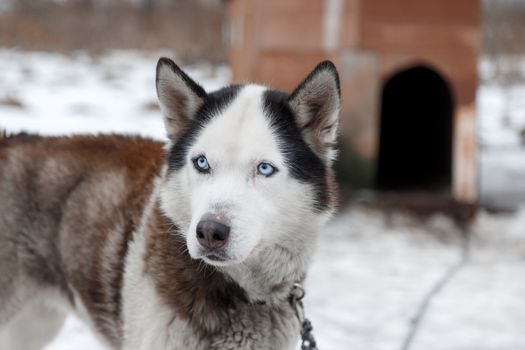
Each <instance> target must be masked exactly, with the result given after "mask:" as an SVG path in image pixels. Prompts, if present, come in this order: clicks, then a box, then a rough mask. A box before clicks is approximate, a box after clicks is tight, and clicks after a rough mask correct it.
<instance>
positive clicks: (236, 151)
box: [156, 58, 340, 266]
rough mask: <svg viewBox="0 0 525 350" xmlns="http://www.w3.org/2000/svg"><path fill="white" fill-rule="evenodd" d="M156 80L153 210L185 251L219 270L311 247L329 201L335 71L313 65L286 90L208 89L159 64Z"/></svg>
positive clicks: (336, 109) (165, 61)
mask: <svg viewBox="0 0 525 350" xmlns="http://www.w3.org/2000/svg"><path fill="white" fill-rule="evenodd" d="M156 84H157V94H158V97H159V101H160V105H161V109H162V112H163V115H164V122H165V125H166V129H167V132H168V135H169V138H170V140H171V145H170V150H169V158H168V159H169V160H168V162H169V164H168V171H167V177H166V181H165V183H164V184H163V187H162V189H161V205H162V208H163V210H164V212H165V214H166V215H167V216H168V217H169V218H170V219H171V220H172V221H173V222H174V223H175V225H176V226H177V227H178V229H179V231H180V232H181V233H182V234H183V235H184V236H185V237H186V242H187V246H188V251H189V253H190V255H191V256H192V257H193V258H195V259H203V260H204V261H205V262H206V263H208V264H212V265H217V266H225V265H232V264H237V263H241V262H244V261H246V260H247V259H250V258H252V257H254V256H257V254H260V253H261V252H263V251H264V250H265V249H268V248H272V247H280V248H281V249H285V250H287V251H289V252H294V251H302V250H304V249H305V248H307V247H309V246H312V245H313V244H312V243H313V242H314V241H315V233H316V232H317V231H318V229H319V227H320V225H321V224H322V223H324V222H325V221H326V219H327V218H328V217H329V216H330V214H331V212H332V211H333V209H334V205H335V198H334V197H335V190H334V184H333V175H332V171H331V169H330V168H331V163H332V161H333V159H334V157H335V150H334V145H335V141H336V137H337V126H338V115H339V109H340V93H339V80H338V75H337V71H336V69H335V67H334V65H333V64H332V63H331V62H323V63H321V64H319V65H318V66H317V67H316V68H315V70H314V71H313V72H312V73H310V75H309V76H308V77H307V78H306V79H305V80H304V81H303V82H302V83H301V84H300V85H299V86H298V87H297V88H296V89H295V91H294V92H293V93H292V94H287V93H284V92H281V91H277V90H271V89H268V88H266V87H263V86H258V85H233V86H229V87H225V88H223V89H221V90H218V91H215V92H211V93H207V92H206V91H205V90H204V89H203V88H202V87H201V86H199V85H198V84H197V83H196V82H194V81H193V80H192V79H191V78H190V77H189V76H188V75H186V74H185V73H184V72H183V71H182V70H181V69H180V68H179V67H178V66H177V65H176V64H175V63H173V62H172V61H171V60H169V59H166V58H161V59H160V60H159V62H158V65H157V79H156Z"/></svg>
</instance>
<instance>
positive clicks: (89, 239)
mask: <svg viewBox="0 0 525 350" xmlns="http://www.w3.org/2000/svg"><path fill="white" fill-rule="evenodd" d="M163 161H164V155H163V150H162V144H160V143H158V142H154V141H151V140H147V139H142V138H138V137H133V138H127V137H121V136H76V137H53V138H42V137H39V136H34V135H28V134H19V135H13V136H8V137H4V138H3V139H1V140H0V197H1V198H3V199H2V200H1V201H0V202H2V203H3V205H2V204H0V209H1V210H3V211H4V212H6V208H5V207H4V206H8V205H9V206H16V207H18V208H25V210H21V211H18V212H16V214H14V217H11V218H5V217H4V218H2V217H0V232H1V234H2V236H3V235H7V236H8V238H9V239H10V241H11V242H14V247H13V248H14V249H13V250H12V255H13V258H12V259H10V260H9V261H12V262H13V264H15V265H16V266H13V269H14V270H19V271H21V272H22V274H23V276H26V277H27V278H29V280H34V281H35V284H38V285H42V283H44V284H45V285H47V286H49V287H52V288H55V287H58V288H60V291H61V292H62V293H63V295H64V296H67V298H68V299H69V300H70V301H71V302H72V303H74V302H75V298H74V297H73V296H74V294H75V293H76V295H78V297H79V299H80V300H81V301H82V303H83V304H84V305H85V307H86V308H87V311H88V312H89V314H90V315H91V317H92V320H93V323H94V325H95V327H96V328H97V329H98V330H99V331H100V332H101V333H102V334H104V335H105V336H106V337H107V338H108V339H109V340H110V342H111V343H117V342H118V339H119V338H120V334H115V332H114V330H115V329H117V330H118V329H120V325H119V323H120V313H121V310H120V305H121V303H120V299H121V294H120V291H121V285H122V274H123V268H124V266H123V264H124V256H125V255H126V251H127V247H128V244H129V240H130V239H131V238H132V237H131V235H132V232H133V231H134V230H136V228H137V227H138V225H139V221H140V218H141V215H142V211H143V207H144V205H145V203H146V202H147V199H148V197H149V195H150V193H151V191H152V186H153V185H152V180H153V178H154V177H155V176H157V175H159V172H160V169H161V165H162V164H163ZM114 181H115V183H113V182H114ZM104 182H106V185H105V184H104ZM118 182H124V183H125V186H119V185H118ZM114 185H116V186H119V187H120V188H119V193H118V195H117V194H114V193H112V190H114V189H113V188H112V186H114ZM122 191H123V192H122ZM112 197H113V198H112ZM13 201H16V202H17V203H13ZM3 207H4V208H3ZM11 208H12V207H11ZM89 211H96V212H97V213H96V214H95V213H90V212H89ZM6 221H10V222H18V224H17V225H16V227H17V229H16V232H11V231H12V227H13V225H10V224H9V223H8V222H6ZM117 226H118V229H117ZM33 227H38V229H32V228H33ZM2 238H4V237H2ZM115 242H118V244H115ZM115 247H117V248H116V249H115ZM66 248H67V249H66ZM109 248H111V251H108V249H109ZM6 254H7V253H6ZM2 261H3V262H4V261H6V260H4V259H2ZM21 280H24V282H19V281H16V282H15V283H14V284H13V286H14V288H24V287H23V286H21V284H22V283H25V280H26V279H25V278H20V281H21ZM4 287H5V286H1V288H4ZM73 291H74V292H73ZM0 294H1V293H0ZM0 297H1V295H0ZM20 302H22V303H24V302H25V300H22V301H20Z"/></svg>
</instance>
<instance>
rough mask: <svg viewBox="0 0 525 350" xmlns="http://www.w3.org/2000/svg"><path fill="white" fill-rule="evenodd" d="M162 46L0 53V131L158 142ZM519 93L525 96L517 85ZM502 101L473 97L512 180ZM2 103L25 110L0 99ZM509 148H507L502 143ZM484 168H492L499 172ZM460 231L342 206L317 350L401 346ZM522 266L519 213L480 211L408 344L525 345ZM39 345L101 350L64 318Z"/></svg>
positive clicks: (205, 72) (203, 70)
mask: <svg viewBox="0 0 525 350" xmlns="http://www.w3.org/2000/svg"><path fill="white" fill-rule="evenodd" d="M159 54H160V53H138V52H127V51H120V52H113V53H110V54H107V55H105V56H102V57H97V58H92V57H90V56H88V55H86V54H83V53H76V54H72V55H69V56H64V55H59V54H51V53H38V52H32V53H27V52H20V51H14V50H0V65H1V66H2V73H1V74H0V128H1V127H4V128H7V129H8V131H24V130H25V131H29V132H39V133H41V134H45V135H52V134H69V133H73V132H75V133H98V132H121V133H135V134H141V135H144V136H150V137H154V138H158V139H164V129H163V126H162V121H161V117H160V112H159V111H158V110H157V109H156V108H155V106H156V97H155V87H154V70H155V64H156V59H157V58H158V56H159ZM185 68H187V69H188V70H189V72H190V75H192V76H193V77H194V78H195V79H197V80H198V81H199V82H201V83H202V84H203V85H204V86H205V88H207V89H215V88H217V87H219V86H221V85H223V84H225V83H226V82H227V81H228V80H229V77H230V74H229V71H228V69H227V67H212V66H209V65H206V64H199V65H194V66H191V67H185ZM515 91H516V94H517V95H519V96H521V94H525V88H523V87H516V90H515ZM503 97H504V96H503V94H501V91H500V90H498V88H495V87H491V86H482V87H481V88H480V90H479V93H478V111H479V113H480V114H479V115H480V133H481V140H482V145H483V146H484V147H486V148H485V149H486V150H494V149H497V150H498V151H494V152H495V153H494V154H493V155H491V154H490V153H487V152H484V153H483V154H482V161H484V160H486V159H488V158H486V157H492V158H491V159H490V160H489V163H490V164H495V162H499V163H497V164H499V165H498V167H507V168H509V169H514V170H513V171H514V173H513V174H515V175H514V176H515V177H516V179H514V180H513V181H517V182H518V181H519V179H520V176H521V175H520V174H524V172H523V169H525V167H523V163H524V159H525V158H523V154H522V153H520V152H521V151H520V148H519V145H518V142H519V140H518V139H517V136H515V135H514V134H513V132H512V131H509V128H508V127H506V126H505V125H502V124H501V120H500V119H501V118H498V117H497V115H500V112H501V101H502V98H503ZM524 97H525V96H524ZM8 99H10V100H11V101H12V100H17V101H19V102H20V103H21V105H22V107H16V106H8V105H6V104H5V103H2V101H6V100H8ZM517 100H521V98H519V99H517ZM517 100H516V102H514V104H513V107H512V110H513V111H514V112H512V113H513V115H514V117H512V118H511V120H512V123H513V124H512V125H521V124H520V123H522V122H523V119H520V118H521V117H520V116H523V115H525V113H523V112H524V111H525V105H524V104H523V102H518V101H517ZM523 101H525V99H523ZM15 105H16V103H15ZM514 129H515V128H510V130H514ZM493 145H498V147H499V148H493ZM507 149H511V150H512V151H511V152H506V151H501V150H507ZM516 150H517V151H516ZM513 152H515V153H513ZM483 157H485V158H483ZM505 157H507V158H505ZM489 168H490V167H489ZM485 169H486V168H485ZM482 172H483V174H485V172H486V173H487V174H488V175H487V174H485V175H486V176H493V174H492V173H494V172H495V171H493V170H492V171H490V169H489V170H483V169H482ZM496 173H497V171H496ZM522 178H523V177H521V179H522ZM505 181H507V177H506V176H503V177H502V178H498V179H497V181H492V182H491V183H493V185H492V186H493V188H492V189H493V191H496V192H498V191H503V189H502V188H504V187H505V186H502V182H505ZM498 186H499V187H498ZM489 192H490V191H489ZM513 192H514V191H512V190H511V191H508V195H511V194H512V193H513ZM490 193H494V192H490ZM505 195H507V193H506V194H505ZM460 237H461V235H460V233H459V231H458V230H457V229H456V228H455V226H454V225H453V224H452V223H451V222H450V220H449V219H447V218H445V217H442V216H434V217H431V218H429V219H425V220H422V219H415V218H411V217H409V216H406V215H401V214H396V213H393V214H388V215H387V214H385V213H381V212H378V211H374V210H371V209H365V208H362V207H352V208H350V209H349V210H344V211H343V212H342V213H341V214H340V215H339V216H337V217H336V218H335V219H334V220H333V221H332V223H331V224H330V225H329V226H328V227H327V229H326V230H325V231H324V232H323V233H322V235H321V237H320V239H319V249H318V251H317V253H316V256H315V261H314V264H313V266H312V269H311V272H310V275H309V278H308V280H307V284H306V288H307V296H306V301H305V302H306V315H307V317H309V318H310V319H311V320H312V322H313V325H314V327H315V328H314V334H315V335H316V337H317V339H318V343H319V348H320V349H322V350H329V349H338V350H339V349H366V350H383V349H389V350H395V349H401V345H402V343H403V340H404V337H405V336H406V334H407V332H408V330H409V328H410V326H411V320H412V318H413V316H414V315H415V312H416V310H417V308H418V307H419V304H420V302H421V300H422V298H423V297H424V295H425V294H426V293H427V292H428V290H429V289H430V288H431V287H432V286H433V285H434V284H435V283H436V281H437V280H438V279H440V278H441V277H442V276H443V275H444V274H445V273H446V271H447V270H448V269H449V268H450V267H451V266H453V265H454V264H456V263H457V262H458V260H459V259H460V257H461V239H460ZM523 271H525V209H522V210H521V211H518V212H517V213H516V214H513V215H508V216H494V215H490V214H487V213H484V212H482V213H481V214H480V216H479V217H478V219H477V220H476V222H475V224H474V226H473V228H472V239H471V244H470V260H469V262H468V264H467V265H466V266H465V267H464V268H463V269H461V270H460V271H459V272H458V274H457V275H456V276H455V277H454V278H453V279H452V280H451V282H450V283H449V284H448V285H446V286H445V288H444V289H443V291H442V292H441V293H440V294H438V295H437V296H436V298H435V299H433V302H432V303H431V305H430V308H429V311H428V314H426V316H425V318H424V319H423V321H422V324H421V328H420V331H419V332H418V333H417V334H416V337H415V338H414V343H413V346H412V348H411V349H418V350H438V349H447V350H448V349H453V350H455V349H458V350H462V349H465V350H472V349H476V350H507V349H508V350H511V349H524V348H525V337H524V336H523V334H524V330H525V329H524V328H523V327H524V326H523V325H524V324H525V300H524V299H525V298H524V297H523V296H524V295H525V278H523ZM45 349H46V350H66V349H78V350H87V349H89V350H101V349H104V348H103V346H102V345H101V344H100V342H99V341H98V340H97V339H96V338H95V337H94V336H93V334H92V333H91V332H90V331H89V330H88V329H87V327H86V326H85V325H84V324H82V323H81V322H80V321H78V320H77V319H76V318H74V317H73V316H71V317H69V318H68V319H67V321H66V324H65V326H64V328H63V329H62V331H61V333H60V334H59V335H58V336H57V338H56V339H55V340H54V341H53V342H52V343H51V344H49V345H48V346H47V347H46V348H45Z"/></svg>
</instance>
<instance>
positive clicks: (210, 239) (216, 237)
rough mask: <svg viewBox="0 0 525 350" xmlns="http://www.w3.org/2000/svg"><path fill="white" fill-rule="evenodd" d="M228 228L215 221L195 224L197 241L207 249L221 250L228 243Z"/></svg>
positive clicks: (202, 221) (207, 220)
mask: <svg viewBox="0 0 525 350" xmlns="http://www.w3.org/2000/svg"><path fill="white" fill-rule="evenodd" d="M229 235H230V226H227V225H225V224H223V223H220V222H218V221H215V220H209V219H206V220H201V221H199V223H198V224H197V239H198V240H199V243H200V244H201V245H202V246H203V247H204V248H208V249H214V248H221V247H222V246H223V245H225V244H226V242H227V241H228V236H229Z"/></svg>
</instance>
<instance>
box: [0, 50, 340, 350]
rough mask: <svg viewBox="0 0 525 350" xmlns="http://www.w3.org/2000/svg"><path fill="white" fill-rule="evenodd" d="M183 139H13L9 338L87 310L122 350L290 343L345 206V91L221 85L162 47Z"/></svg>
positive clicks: (162, 89)
mask: <svg viewBox="0 0 525 350" xmlns="http://www.w3.org/2000/svg"><path fill="white" fill-rule="evenodd" d="M156 87H157V93H158V97H159V101H160V106H161V109H162V113H163V115H164V121H165V126H166V130H167V133H168V136H169V143H168V144H167V145H163V144H161V143H159V142H155V141H151V140H147V139H143V138H139V137H123V136H116V135H107V136H73V137H39V136H32V135H27V134H19V135H12V136H7V135H2V136H0V349H1V350H13V349H22V350H26V349H39V348H41V347H42V346H43V345H44V344H45V343H46V342H47V341H48V340H50V339H51V338H52V337H53V336H54V335H55V334H56V332H57V331H58V330H59V329H60V327H61V325H62V323H63V320H64V315H65V314H66V313H67V312H68V310H73V311H74V312H75V313H76V314H77V315H79V316H80V318H82V319H83V320H84V321H86V322H87V324H88V325H89V326H90V327H91V328H92V329H93V330H94V331H95V332H96V334H98V335H99V336H100V338H101V339H102V340H103V341H104V342H105V343H106V344H107V345H108V347H109V348H111V349H144V350H152V349H155V350H158V349H161V350H162V349H170V350H171V349H271V350H275V349H291V348H293V347H294V346H295V345H296V344H297V339H298V334H299V329H298V328H299V322H298V320H297V319H296V315H295V313H294V310H293V308H292V307H291V306H290V303H289V295H290V292H291V290H292V286H293V285H294V283H302V281H303V280H304V278H305V273H306V269H307V266H308V262H309V261H310V259H311V257H312V253H313V249H314V246H315V243H316V236H317V233H318V231H319V229H320V228H321V226H322V225H323V223H325V222H326V220H327V219H328V218H329V217H330V215H331V213H332V212H333V210H334V206H335V204H336V186H335V182H334V176H333V172H332V169H331V164H332V161H333V159H334V157H335V150H334V144H335V141H336V135H337V125H338V114H339V109H340V92H339V81H338V75H337V71H336V69H335V67H334V65H333V64H332V63H330V62H323V63H321V64H319V65H318V66H317V67H316V68H315V70H314V71H313V72H312V73H311V74H310V75H309V76H308V77H307V78H306V80H304V81H303V82H302V83H301V84H300V85H299V86H298V87H297V88H296V89H295V91H293V93H291V94H287V93H284V92H281V91H277V90H272V89H269V88H266V87H264V86H259V85H233V86H228V87H225V88H223V89H221V90H218V91H215V92H211V93H207V92H206V91H205V90H204V89H203V88H202V87H201V86H199V85H198V84H197V83H196V82H194V81H193V80H192V79H191V78H190V77H189V76H188V75H186V74H185V73H184V72H183V71H182V70H181V69H180V68H179V67H178V66H177V65H175V63H173V62H172V61H171V60H169V59H167V58H161V59H160V60H159V62H158V65H157V78H156Z"/></svg>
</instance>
